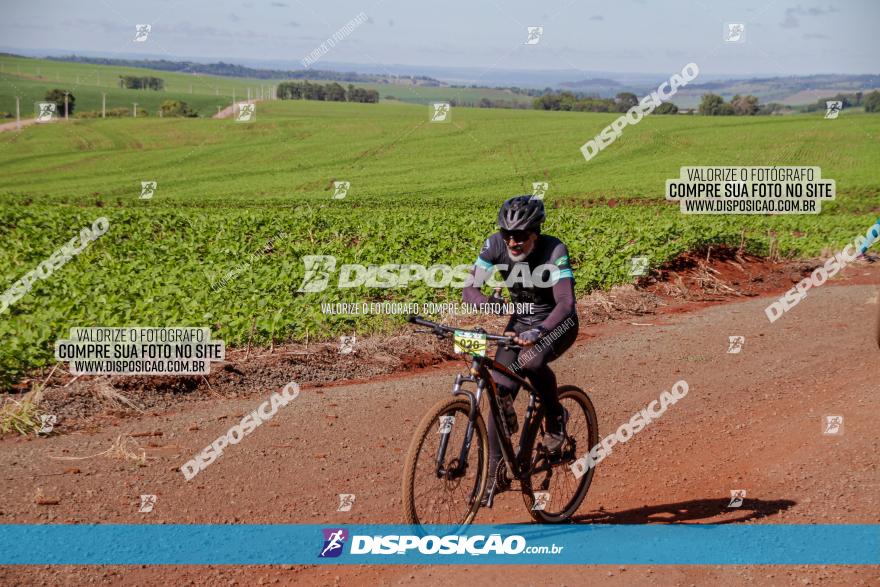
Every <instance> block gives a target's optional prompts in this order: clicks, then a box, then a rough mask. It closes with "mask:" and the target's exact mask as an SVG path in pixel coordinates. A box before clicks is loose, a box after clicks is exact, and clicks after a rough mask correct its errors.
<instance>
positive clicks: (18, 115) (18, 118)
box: [15, 96, 21, 130]
mask: <svg viewBox="0 0 880 587" xmlns="http://www.w3.org/2000/svg"><path fill="white" fill-rule="evenodd" d="M15 128H17V129H18V130H21V96H16V97H15Z"/></svg>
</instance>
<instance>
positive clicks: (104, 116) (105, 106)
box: [101, 92, 107, 118]
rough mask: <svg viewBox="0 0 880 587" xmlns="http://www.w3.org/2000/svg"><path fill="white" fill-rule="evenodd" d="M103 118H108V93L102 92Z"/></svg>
mask: <svg viewBox="0 0 880 587" xmlns="http://www.w3.org/2000/svg"><path fill="white" fill-rule="evenodd" d="M101 118H107V94H106V93H105V92H101Z"/></svg>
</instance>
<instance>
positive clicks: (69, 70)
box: [0, 56, 532, 118]
mask: <svg viewBox="0 0 880 587" xmlns="http://www.w3.org/2000/svg"><path fill="white" fill-rule="evenodd" d="M120 75H134V76H147V75H152V76H154V77H159V78H162V79H163V80H164V81H165V89H164V90H163V91H158V92H157V91H153V90H126V89H122V88H120V87H119V84H118V80H119V76H120ZM281 81H283V80H262V79H245V78H232V77H220V76H212V75H203V74H198V75H196V74H187V73H175V72H168V71H159V70H152V69H144V68H139V67H116V66H109V65H91V64H88V63H71V62H65V61H50V60H47V59H29V58H24V57H10V56H0V111H2V112H8V113H11V114H12V115H13V116H14V115H15V97H16V96H19V97H20V98H21V116H22V118H33V116H34V103H35V102H39V101H42V100H43V99H44V98H45V95H46V92H47V91H49V90H52V89H54V88H59V89H62V90H68V91H70V92H71V93H73V95H74V96H76V110H75V111H74V114H76V113H77V112H86V111H100V110H101V99H102V96H101V94H102V93H104V94H107V97H106V100H107V109H108V110H109V109H112V108H132V103H133V102H137V103H138V108H139V109H141V110H143V109H146V110H147V111H149V113H150V114H151V115H152V116H156V115H157V112H158V109H159V106H160V105H161V104H162V102H164V101H165V100H183V101H184V102H186V103H187V104H189V105H190V106H191V107H192V108H193V109H194V110H195V111H196V112H198V113H199V114H200V115H201V116H203V117H209V116H211V115H213V114H215V113H216V112H217V107H218V106H222V107H225V106H228V105H229V104H230V103H231V101H232V95H233V92H235V97H236V99H237V100H243V99H245V98H246V97H247V91H248V88H250V89H251V91H252V92H253V94H254V95H255V96H256V93H257V92H258V91H259V87H260V86H262V87H263V88H264V92H267V93H268V91H269V89H270V87H271V86H274V85H277V84H278V83H280V82H281ZM311 81H315V82H318V83H329V82H326V81H323V80H311ZM339 83H341V84H342V85H343V86H347V85H348V82H339ZM354 85H355V86H358V87H362V88H367V89H374V90H376V91H378V92H379V95H380V96H381V97H382V98H385V97H386V96H393V97H394V98H395V99H396V100H398V101H401V102H405V103H416V104H428V103H430V102H433V101H449V100H453V99H454V100H457V101H458V102H474V103H476V102H479V100H480V99H481V98H489V99H492V100H505V101H508V102H517V103H521V104H531V102H532V98H530V97H528V96H522V95H516V94H513V93H511V92H508V91H505V90H494V89H489V88H447V87H430V86H409V85H403V84H401V85H391V84H369V83H356V84H354Z"/></svg>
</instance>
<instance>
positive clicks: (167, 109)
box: [138, 100, 198, 118]
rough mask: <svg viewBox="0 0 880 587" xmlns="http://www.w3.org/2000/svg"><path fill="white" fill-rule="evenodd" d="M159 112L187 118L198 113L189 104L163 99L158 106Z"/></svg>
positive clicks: (163, 114)
mask: <svg viewBox="0 0 880 587" xmlns="http://www.w3.org/2000/svg"><path fill="white" fill-rule="evenodd" d="M159 112H161V113H162V116H182V117H187V118H193V117H195V116H198V114H197V113H196V112H195V111H193V109H192V108H190V106H189V104H187V103H186V102H183V101H181V100H165V101H164V102H162V105H161V106H160V107H159ZM138 115H140V112H138Z"/></svg>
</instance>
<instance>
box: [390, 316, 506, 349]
mask: <svg viewBox="0 0 880 587" xmlns="http://www.w3.org/2000/svg"><path fill="white" fill-rule="evenodd" d="M406 320H407V322H410V323H412V324H418V325H420V326H427V327H428V328H430V329H431V330H433V331H434V334H436V335H437V336H446V335H447V334H451V333H453V332H455V331H456V330H458V331H460V332H475V333H478V334H482V335H484V336H485V337H486V340H494V341H496V342H498V343H499V344H502V345H504V346H506V347H509V348H514V349H517V348H522V347H520V346H519V345H517V344H515V343H514V342H513V337H512V336H500V335H497V334H488V333H487V332H485V331H484V330H483V329H481V328H478V329H476V330H466V329H464V328H453V327H451V326H446V325H444V324H437V323H436V322H431V321H430V320H425V319H424V318H422V317H421V316H416V315H415V314H410V315H409V316H407V318H406Z"/></svg>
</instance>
